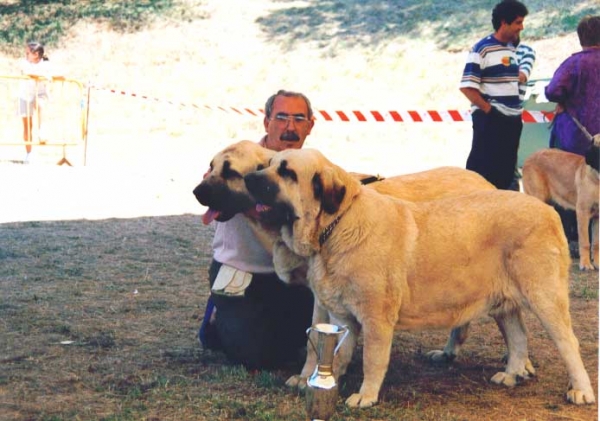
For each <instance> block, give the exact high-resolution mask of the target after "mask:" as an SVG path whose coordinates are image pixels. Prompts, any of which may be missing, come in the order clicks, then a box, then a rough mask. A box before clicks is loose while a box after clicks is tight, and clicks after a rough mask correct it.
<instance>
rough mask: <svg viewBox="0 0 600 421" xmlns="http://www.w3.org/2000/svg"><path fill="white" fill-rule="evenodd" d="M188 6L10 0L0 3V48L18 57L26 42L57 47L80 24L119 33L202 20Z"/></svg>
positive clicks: (165, 0) (154, 0) (166, 1)
mask: <svg viewBox="0 0 600 421" xmlns="http://www.w3.org/2000/svg"><path fill="white" fill-rule="evenodd" d="M189 6H190V4H189V3H188V4H185V3H182V2H178V1H176V0H142V1H126V2H117V1H108V2H107V1H101V0H92V1H69V0H62V1H35V0H23V1H9V2H3V3H2V4H0V17H1V19H0V37H1V38H2V40H3V41H4V42H3V43H2V45H1V47H0V49H1V50H2V51H6V52H8V53H10V54H19V55H20V53H21V51H22V49H23V44H24V43H25V42H27V41H29V40H43V42H44V43H45V44H47V45H48V46H51V47H54V46H57V45H60V43H61V42H62V40H63V39H64V38H65V36H66V35H67V34H68V33H69V31H70V29H71V28H72V27H73V26H75V25H76V24H77V23H78V22H80V21H91V22H95V23H96V24H99V25H103V26H106V27H107V28H108V29H110V30H114V31H117V32H119V33H131V32H136V31H140V30H142V29H144V28H146V27H148V26H150V25H152V24H153V23H155V22H156V21H173V22H181V21H183V22H185V21H191V20H195V19H201V18H202V17H203V14H201V13H197V12H196V11H195V9H194V8H193V7H189Z"/></svg>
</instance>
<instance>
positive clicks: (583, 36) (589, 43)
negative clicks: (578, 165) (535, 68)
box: [545, 15, 600, 155]
mask: <svg viewBox="0 0 600 421" xmlns="http://www.w3.org/2000/svg"><path fill="white" fill-rule="evenodd" d="M577 35H578V36H579V43H580V44H581V48H582V50H581V51H579V52H577V53H575V54H572V55H571V56H570V57H569V58H567V59H566V60H565V61H564V62H563V63H562V64H561V65H560V66H559V67H558V69H557V70H556V72H555V73H554V76H552V79H551V80H550V83H549V84H548V86H546V88H545V93H546V97H547V98H548V99H549V100H550V101H552V102H556V103H557V106H556V115H555V117H554V122H553V125H552V134H551V137H550V146H551V147H558V148H560V149H563V150H565V151H568V152H572V153H576V154H579V155H585V154H586V152H587V151H588V150H589V149H590V146H591V141H590V140H589V138H588V137H587V136H586V135H585V134H584V133H583V131H582V130H581V129H580V128H579V127H578V126H577V124H576V123H575V121H574V119H573V117H575V118H576V119H577V120H578V121H579V122H580V123H581V124H582V125H583V127H585V128H586V129H587V131H588V132H589V133H590V134H591V135H592V136H594V135H596V134H598V133H600V16H589V15H588V16H585V17H584V18H583V19H581V21H580V22H579V24H578V25H577Z"/></svg>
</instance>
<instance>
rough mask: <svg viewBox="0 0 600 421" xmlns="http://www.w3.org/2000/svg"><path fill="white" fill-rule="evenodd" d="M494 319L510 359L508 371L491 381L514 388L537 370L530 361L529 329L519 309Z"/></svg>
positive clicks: (508, 359)
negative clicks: (528, 346)
mask: <svg viewBox="0 0 600 421" xmlns="http://www.w3.org/2000/svg"><path fill="white" fill-rule="evenodd" d="M494 319H495V320H496V324H497V325H498V328H499V329H500V332H501V333H502V336H503V337H504V342H505V343H506V347H507V348H508V358H507V365H506V369H505V370H504V371H501V372H499V373H496V374H495V375H494V376H493V377H492V379H491V381H492V383H496V384H503V385H505V386H509V387H512V386H515V385H516V384H517V383H519V381H521V380H522V379H527V378H529V377H530V376H534V375H535V369H534V368H533V365H532V364H531V361H530V360H529V354H528V348H527V329H526V328H525V324H524V323H523V318H522V315H521V311H520V310H519V309H518V308H516V309H514V310H512V311H510V312H508V313H505V314H501V315H494Z"/></svg>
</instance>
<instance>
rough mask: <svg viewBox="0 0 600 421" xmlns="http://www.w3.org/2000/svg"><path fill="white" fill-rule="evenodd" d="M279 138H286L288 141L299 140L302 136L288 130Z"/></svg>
mask: <svg viewBox="0 0 600 421" xmlns="http://www.w3.org/2000/svg"><path fill="white" fill-rule="evenodd" d="M279 140H286V141H288V142H298V141H299V140H300V136H298V134H297V133H296V132H291V131H286V132H283V133H282V134H281V136H280V137H279Z"/></svg>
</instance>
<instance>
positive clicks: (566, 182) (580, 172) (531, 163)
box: [523, 149, 600, 270]
mask: <svg viewBox="0 0 600 421" xmlns="http://www.w3.org/2000/svg"><path fill="white" fill-rule="evenodd" d="M599 177H600V176H599V175H598V171H597V170H595V169H594V168H592V167H591V166H590V165H587V164H586V162H585V158H584V157H583V156H580V155H576V154H574V153H570V152H565V151H561V150H559V149H542V150H539V151H537V152H535V153H533V154H532V155H530V156H529V157H528V158H527V159H526V160H525V162H524V163H523V190H524V191H525V193H527V194H529V195H531V196H535V197H537V198H538V199H540V200H542V201H544V202H546V203H550V202H555V203H556V204H557V205H559V206H562V207H563V208H565V209H571V210H574V211H575V212H576V214H577V234H578V237H579V269H581V270H593V269H594V268H596V269H597V268H598V195H599V190H598V186H599V184H600V178H599ZM590 220H591V221H592V241H591V243H592V245H593V260H590V236H589V231H588V230H589V225H590Z"/></svg>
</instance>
